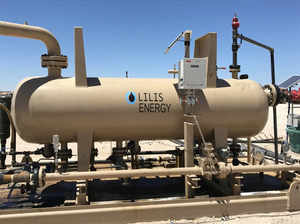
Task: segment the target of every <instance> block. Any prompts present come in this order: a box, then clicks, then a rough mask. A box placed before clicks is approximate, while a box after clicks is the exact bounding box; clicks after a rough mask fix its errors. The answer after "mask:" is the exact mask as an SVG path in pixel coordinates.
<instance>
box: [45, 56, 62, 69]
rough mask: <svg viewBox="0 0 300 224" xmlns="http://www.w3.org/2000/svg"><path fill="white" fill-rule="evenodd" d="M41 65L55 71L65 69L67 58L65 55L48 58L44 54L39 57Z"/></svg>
mask: <svg viewBox="0 0 300 224" xmlns="http://www.w3.org/2000/svg"><path fill="white" fill-rule="evenodd" d="M41 64H42V67H47V68H57V69H62V68H67V67H68V57H67V56H65V55H59V56H50V55H47V54H44V55H42V56H41Z"/></svg>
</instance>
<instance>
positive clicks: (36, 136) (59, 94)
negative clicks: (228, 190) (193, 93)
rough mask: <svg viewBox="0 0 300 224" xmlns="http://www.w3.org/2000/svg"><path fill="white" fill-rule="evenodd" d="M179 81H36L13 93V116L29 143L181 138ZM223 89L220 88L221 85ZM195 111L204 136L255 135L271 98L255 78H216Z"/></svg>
mask: <svg viewBox="0 0 300 224" xmlns="http://www.w3.org/2000/svg"><path fill="white" fill-rule="evenodd" d="M176 82H177V80H175V79H133V78H129V79H126V78H100V79H98V78H88V87H76V86H75V80H74V78H60V79H53V78H49V77H36V78H29V79H26V80H24V81H23V82H21V83H20V84H19V86H18V87H17V89H16V90H15V92H14V96H13V100H12V105H11V108H12V117H13V120H14V123H15V126H16V130H17V132H18V134H19V135H20V136H21V137H22V138H23V139H24V140H26V141H28V142H35V143H50V142H51V141H52V135H54V134H58V135H59V136H60V140H61V141H62V142H73V141H77V140H78V139H77V136H78V133H79V132H85V131H86V132H90V133H91V132H92V133H93V140H94V141H105V140H121V139H144V140H145V139H182V138H183V122H184V114H183V107H182V105H181V104H180V100H179V96H178V92H177V90H176V88H175V86H174V83H176ZM218 86H219V87H218ZM198 102H199V104H197V105H196V111H195V112H196V113H197V114H199V123H200V125H201V128H202V129H203V132H204V135H205V138H207V139H212V135H213V128H219V127H221V128H227V130H228V137H246V136H253V135H255V134H257V133H258V132H259V131H261V130H262V129H263V127H264V126H265V123H266V121H267V117H268V98H267V95H266V93H265V92H264V90H263V88H262V87H261V86H260V85H259V84H258V83H256V82H254V81H251V80H235V79H229V80H218V81H217V88H207V89H204V90H203V94H200V95H198Z"/></svg>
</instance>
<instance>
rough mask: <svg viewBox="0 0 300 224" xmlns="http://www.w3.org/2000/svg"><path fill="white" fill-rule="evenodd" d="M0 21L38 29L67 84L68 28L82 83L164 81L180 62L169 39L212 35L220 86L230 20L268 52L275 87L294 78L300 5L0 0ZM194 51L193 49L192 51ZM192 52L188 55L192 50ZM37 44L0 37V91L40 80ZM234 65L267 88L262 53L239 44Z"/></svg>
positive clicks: (179, 48) (299, 56) (227, 60)
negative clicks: (85, 79) (51, 42)
mask: <svg viewBox="0 0 300 224" xmlns="http://www.w3.org/2000/svg"><path fill="white" fill-rule="evenodd" d="M0 12H1V13H0V20H3V21H9V22H16V23H24V22H25V21H27V22H28V23H29V25H34V26H41V27H44V28H46V29H48V30H49V31H50V32H52V33H53V34H54V35H55V36H56V38H57V40H58V41H59V43H60V45H61V48H62V53H63V54H64V55H67V56H68V60H69V66H68V68H67V69H64V70H63V76H74V62H73V61H74V46H73V45H74V41H73V32H74V31H73V27H74V26H83V29H84V41H85V50H86V52H85V53H86V59H87V63H86V64H87V73H88V76H100V77H109V76H114V77H120V76H124V75H125V71H126V70H128V71H129V76H130V77H141V78H144V77H148V78H151V77H154V78H158V77H159V78H168V77H170V75H169V74H168V73H167V70H168V69H170V68H172V67H173V64H175V63H176V64H177V62H178V61H179V60H180V59H181V58H182V57H183V44H182V43H181V42H179V43H178V44H177V45H176V46H175V47H174V48H172V49H171V51H170V52H169V54H167V55H165V54H164V53H163V52H164V50H165V48H166V47H167V46H168V44H169V43H170V42H171V41H172V40H173V39H174V38H175V37H176V35H177V34H178V33H180V32H182V31H184V30H186V29H190V30H192V31H193V34H192V38H193V40H194V39H196V38H197V37H200V36H202V35H204V34H206V33H207V32H217V35H218V59H217V64H218V66H226V67H227V70H226V71H219V72H218V75H219V77H221V78H230V73H229V71H228V66H229V65H230V64H231V63H232V52H231V43H232V40H231V38H232V35H231V32H232V29H231V20H232V17H233V15H234V13H237V14H238V17H239V19H240V24H241V25H240V29H239V32H240V33H242V34H244V35H247V36H249V37H251V38H253V39H256V40H259V41H261V42H263V43H265V44H267V45H270V46H272V47H273V48H274V49H275V64H276V68H275V72H276V81H277V82H278V83H280V82H281V81H284V80H285V79H287V78H288V77H289V76H291V75H293V74H299V73H300V63H299V61H300V35H299V34H300V1H296V0H295V1H288V0H287V1H278V0H273V1H271V0H269V1H262V0H251V1H250V0H249V1H246V0H244V1H242V0H240V1H238V0H235V1H231V0H228V1H213V0H211V1H200V0H198V1H196V0H195V1H192V0H189V1H187V0H180V1H179V0H170V1H169V0H161V1H158V0H151V1H146V0H144V1H143V0H127V1H125V0H119V1H116V0H107V1H101V0H99V1H96V0H95V1H91V0H90V1H88V0H86V1H84V0H82V1H79V0H72V1H71V0H70V1H66V0H65V1H63V0H61V1H58V0H57V1H54V0H52V1H45V0H44V1H42V0H39V1H31V0H27V1H16V0H9V1H8V0H2V1H1V8H0ZM192 47H193V44H192ZM192 51H193V50H192ZM44 53H46V48H45V46H44V45H43V44H42V42H39V41H36V40H29V39H19V38H14V37H3V36H0V73H1V82H0V90H13V89H14V88H15V86H16V85H17V83H18V82H20V81H21V80H22V79H24V78H26V77H28V76H36V75H46V74H47V69H45V68H41V66H40V56H41V55H42V54H44ZM238 63H239V64H240V65H241V74H244V73H246V74H249V77H250V79H254V80H256V81H257V82H259V83H261V84H266V83H269V82H271V78H270V61H269V53H268V52H267V51H266V50H263V49H260V48H258V47H255V46H252V45H250V44H248V43H246V42H243V44H242V47H241V48H240V50H239V57H238Z"/></svg>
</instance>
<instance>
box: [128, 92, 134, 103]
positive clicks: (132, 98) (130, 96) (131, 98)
mask: <svg viewBox="0 0 300 224" xmlns="http://www.w3.org/2000/svg"><path fill="white" fill-rule="evenodd" d="M126 100H127V103H128V104H134V103H135V101H136V95H135V93H134V92H132V91H129V92H128V93H127V94H126Z"/></svg>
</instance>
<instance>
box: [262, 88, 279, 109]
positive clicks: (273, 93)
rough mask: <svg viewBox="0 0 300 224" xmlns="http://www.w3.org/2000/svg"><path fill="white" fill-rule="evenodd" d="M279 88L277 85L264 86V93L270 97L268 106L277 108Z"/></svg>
mask: <svg viewBox="0 0 300 224" xmlns="http://www.w3.org/2000/svg"><path fill="white" fill-rule="evenodd" d="M276 87H277V86H275V85H271V84H270V85H265V86H264V91H265V93H266V95H267V97H268V104H269V106H275V105H276V104H277V103H278V102H277V101H278V99H277V88H278V87H277V88H276Z"/></svg>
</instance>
